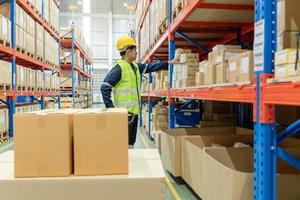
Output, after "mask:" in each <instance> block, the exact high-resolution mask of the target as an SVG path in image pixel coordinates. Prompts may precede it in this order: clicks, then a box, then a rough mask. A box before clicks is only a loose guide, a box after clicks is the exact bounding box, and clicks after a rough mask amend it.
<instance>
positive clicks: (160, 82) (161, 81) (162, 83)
mask: <svg viewBox="0 0 300 200" xmlns="http://www.w3.org/2000/svg"><path fill="white" fill-rule="evenodd" d="M168 73H169V71H164V70H163V71H159V72H156V73H154V79H153V80H154V83H155V90H166V89H168V87H167V86H168V83H169V80H168V77H169V76H168Z"/></svg>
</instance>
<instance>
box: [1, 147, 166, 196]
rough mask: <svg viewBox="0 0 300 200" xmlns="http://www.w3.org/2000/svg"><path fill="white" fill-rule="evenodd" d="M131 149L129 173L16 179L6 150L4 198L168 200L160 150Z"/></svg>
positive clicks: (129, 151) (2, 165) (3, 165)
mask: <svg viewBox="0 0 300 200" xmlns="http://www.w3.org/2000/svg"><path fill="white" fill-rule="evenodd" d="M127 151H128V153H129V173H128V175H111V176H110V175H105V176H84V177H76V176H71V177H64V178H41V179H36V178H24V179H15V178H14V171H13V152H12V151H10V152H6V153H4V154H3V155H1V157H0V166H1V170H0V192H1V197H2V198H3V199H14V200H17V199H22V200H41V199H43V200H53V199H57V200H58V199H64V200H82V199H89V200H99V199H105V200H108V199H109V200H120V199H131V200H141V199H143V200H165V199H166V195H165V191H166V190H165V187H166V185H165V173H164V169H163V167H162V164H161V160H160V157H159V153H158V151H157V150H156V149H132V150H127ZM107 153H108V152H107ZM87 156H88V155H87ZM98 159H101V158H98ZM16 188H18V192H16Z"/></svg>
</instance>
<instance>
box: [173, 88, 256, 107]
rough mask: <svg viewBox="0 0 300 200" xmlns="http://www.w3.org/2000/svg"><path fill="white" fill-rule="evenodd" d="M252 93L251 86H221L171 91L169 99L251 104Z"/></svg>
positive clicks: (252, 99)
mask: <svg viewBox="0 0 300 200" xmlns="http://www.w3.org/2000/svg"><path fill="white" fill-rule="evenodd" d="M254 92H255V90H254V86H253V85H241V86H223V87H213V88H200V89H196V88H195V89H194V88H192V89H172V90H171V97H172V98H187V99H202V100H215V101H230V102H244V103H253V102H254V99H255V98H254V97H255V95H254Z"/></svg>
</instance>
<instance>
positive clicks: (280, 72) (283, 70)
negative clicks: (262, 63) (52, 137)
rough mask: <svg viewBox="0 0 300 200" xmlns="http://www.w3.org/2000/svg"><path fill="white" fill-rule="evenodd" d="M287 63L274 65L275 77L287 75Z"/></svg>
mask: <svg viewBox="0 0 300 200" xmlns="http://www.w3.org/2000/svg"><path fill="white" fill-rule="evenodd" d="M288 66H289V65H278V66H275V73H274V74H275V78H285V77H287V74H288V72H287V69H288Z"/></svg>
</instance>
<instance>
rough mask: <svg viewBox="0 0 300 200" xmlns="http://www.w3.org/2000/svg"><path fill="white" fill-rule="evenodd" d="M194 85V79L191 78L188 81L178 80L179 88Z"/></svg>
mask: <svg viewBox="0 0 300 200" xmlns="http://www.w3.org/2000/svg"><path fill="white" fill-rule="evenodd" d="M195 85H196V81H195V77H194V76H192V77H190V78H189V79H183V80H180V87H181V88H186V87H193V86H195Z"/></svg>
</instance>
